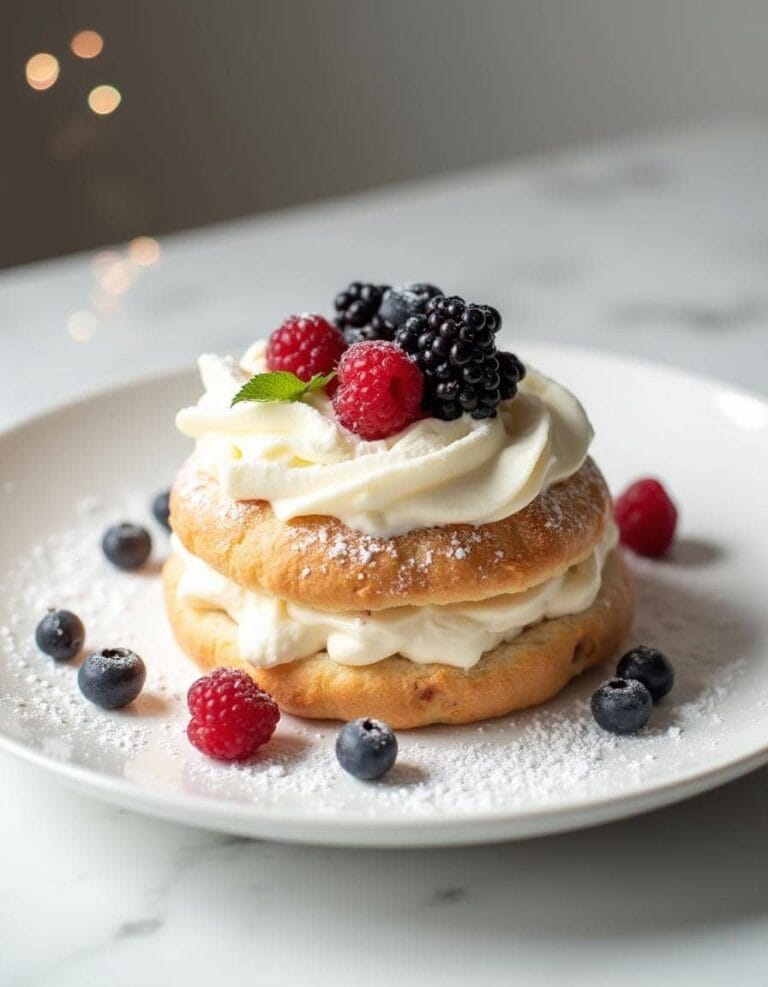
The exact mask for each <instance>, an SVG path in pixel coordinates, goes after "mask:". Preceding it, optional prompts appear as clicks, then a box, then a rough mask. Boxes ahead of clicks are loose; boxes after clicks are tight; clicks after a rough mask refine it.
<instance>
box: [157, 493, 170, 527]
mask: <svg viewBox="0 0 768 987" xmlns="http://www.w3.org/2000/svg"><path fill="white" fill-rule="evenodd" d="M170 499H171V491H170V490H163V492H162V493H159V494H158V495H157V497H155V499H154V500H153V501H152V513H153V514H154V516H155V520H156V521H157V522H158V523H159V524H162V526H163V527H164V528H166V529H167V530H168V531H170V530H171V522H170V520H169V516H170V513H171V505H170Z"/></svg>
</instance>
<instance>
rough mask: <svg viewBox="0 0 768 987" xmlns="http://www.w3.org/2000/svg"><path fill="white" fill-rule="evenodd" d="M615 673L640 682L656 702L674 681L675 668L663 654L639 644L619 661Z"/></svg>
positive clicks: (664, 694)
mask: <svg viewBox="0 0 768 987" xmlns="http://www.w3.org/2000/svg"><path fill="white" fill-rule="evenodd" d="M616 674H617V675H620V676H621V677H622V678H623V679H637V681H638V682H642V683H643V685H644V686H645V687H646V689H647V690H648V691H649V692H650V694H651V696H652V697H653V701H654V702H655V703H656V702H658V701H659V699H661V698H662V696H666V694H667V693H668V692H669V690H670V689H671V688H672V685H673V683H674V681H675V670H674V669H673V668H672V665H671V663H670V661H669V659H668V658H667V656H666V655H665V654H663V653H662V652H661V651H659V650H658V649H657V648H649V647H647V646H646V645H644V644H641V645H640V646H639V647H637V648H632V650H631V651H628V652H627V653H626V654H625V655H624V657H623V658H622V659H621V660H620V661H619V664H618V666H617V668H616Z"/></svg>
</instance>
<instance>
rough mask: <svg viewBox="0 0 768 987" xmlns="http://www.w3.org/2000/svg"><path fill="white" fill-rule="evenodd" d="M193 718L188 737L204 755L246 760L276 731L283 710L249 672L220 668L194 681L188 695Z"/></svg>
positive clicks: (224, 759) (221, 758) (190, 722)
mask: <svg viewBox="0 0 768 987" xmlns="http://www.w3.org/2000/svg"><path fill="white" fill-rule="evenodd" d="M187 705H188V706H189V712H190V713H191V714H192V719H191V720H190V721H189V725H188V726H187V737H189V740H190V742H191V743H192V744H194V746H195V747H197V749H198V750H199V751H202V752H203V754H207V755H208V756H209V757H215V758H218V759H219V760H220V761H244V760H246V758H249V757H250V756H251V755H252V754H254V753H255V752H256V750H258V748H259V747H261V746H262V745H263V744H266V742H267V741H268V740H269V738H270V737H271V736H272V734H273V733H274V732H275V727H276V726H277V721H278V720H279V719H280V710H279V709H278V708H277V704H276V703H275V702H274V700H273V699H272V697H271V696H270V695H269V694H268V693H266V692H263V691H262V690H261V689H260V688H259V687H258V686H257V685H256V683H255V682H254V681H253V679H252V678H251V677H250V675H248V674H247V673H246V672H242V671H240V670H239V669H236V668H217V669H215V670H214V671H213V672H210V673H209V674H208V675H204V676H203V677H202V678H201V679H198V680H197V681H196V682H193V683H192V685H191V686H190V689H189V692H188V693H187Z"/></svg>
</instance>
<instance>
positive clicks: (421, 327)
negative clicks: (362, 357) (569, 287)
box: [395, 295, 525, 421]
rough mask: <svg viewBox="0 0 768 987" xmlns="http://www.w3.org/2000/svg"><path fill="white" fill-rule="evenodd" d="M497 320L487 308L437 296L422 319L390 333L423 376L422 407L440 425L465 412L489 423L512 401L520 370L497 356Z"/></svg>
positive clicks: (418, 317) (504, 355)
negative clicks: (502, 403)
mask: <svg viewBox="0 0 768 987" xmlns="http://www.w3.org/2000/svg"><path fill="white" fill-rule="evenodd" d="M500 327H501V316H500V315H499V313H498V312H497V311H496V309H495V308H491V306H490V305H475V304H471V305H468V304H467V303H466V302H465V301H464V299H463V298H457V297H455V296H454V297H451V298H447V297H446V296H444V295H437V296H436V297H434V298H430V300H429V301H428V302H427V306H426V310H425V312H424V314H423V315H414V316H411V318H410V319H408V320H407V321H406V322H405V324H404V325H403V326H401V327H400V328H399V329H398V330H397V332H396V333H395V342H396V343H397V345H398V346H400V347H402V349H403V350H405V352H406V353H408V354H409V355H410V356H411V358H412V359H413V360H414V361H415V362H416V363H417V364H418V366H419V368H420V369H421V371H422V373H423V374H424V402H423V407H424V409H425V410H426V411H428V412H429V414H431V415H434V416H435V417H436V418H442V419H443V420H444V421H451V420H452V419H454V418H458V417H459V416H460V415H461V414H462V413H463V412H465V411H466V412H469V413H470V414H471V415H472V417H473V418H494V417H495V416H496V408H497V407H498V404H499V401H502V400H508V399H509V398H512V397H514V395H515V393H516V391H517V384H518V381H520V380H522V376H523V375H524V374H525V370H524V368H523V365H522V364H521V363H520V361H519V360H518V359H517V357H516V356H514V355H513V354H511V353H499V352H498V351H497V349H496V340H495V338H494V334H495V333H496V332H497V331H498V330H499V328H500Z"/></svg>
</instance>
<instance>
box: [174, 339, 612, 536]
mask: <svg viewBox="0 0 768 987" xmlns="http://www.w3.org/2000/svg"><path fill="white" fill-rule="evenodd" d="M265 345H266V344H264V343H263V342H262V343H257V344H255V345H254V346H253V347H251V349H250V350H249V351H248V353H246V355H245V357H244V358H243V360H242V361H241V363H239V364H238V363H236V362H235V361H234V360H232V359H231V358H223V359H222V358H220V357H217V356H212V355H205V356H202V357H201V358H200V361H199V366H200V373H201V376H202V379H203V384H204V387H205V394H204V395H203V397H202V398H201V399H200V401H199V402H198V404H197V405H196V406H194V407H191V408H185V409H183V410H182V411H180V412H179V414H178V416H177V419H176V423H177V426H178V428H179V430H180V431H181V432H183V433H184V435H187V436H189V437H191V438H194V439H196V440H197V450H196V457H197V461H198V463H199V465H200V466H201V468H203V469H204V470H206V471H207V472H209V473H211V474H212V475H213V476H214V477H215V478H216V479H217V480H218V482H219V484H220V485H221V487H222V489H223V490H224V492H225V493H226V494H227V495H228V496H229V497H231V498H232V499H234V500H266V501H269V503H270V504H271V505H272V509H273V510H274V512H275V514H276V515H277V517H278V518H280V519H281V520H288V519H290V518H294V517H302V516H309V515H325V516H330V517H335V518H338V519H339V520H341V521H343V522H344V523H345V524H347V525H348V526H349V527H351V528H355V529H357V530H359V531H363V532H366V533H368V534H372V535H377V536H380V537H392V536H394V535H399V534H403V533H405V532H407V531H411V530H413V529H415V528H424V527H432V526H435V525H446V524H487V523H490V522H492V521H499V520H501V519H502V518H505V517H509V516H510V515H512V514H515V513H516V512H517V511H520V510H522V508H524V507H525V506H526V505H527V504H529V503H530V502H531V501H532V500H533V499H534V498H535V497H537V496H538V495H539V494H540V493H541V491H542V490H545V489H546V488H547V487H549V486H551V485H552V484H555V483H557V482H559V481H560V480H564V479H566V478H567V477H569V476H571V475H572V474H573V473H575V472H576V471H577V470H578V469H579V467H580V466H581V465H582V463H583V462H584V460H585V458H586V456H587V450H588V448H589V444H590V442H591V440H592V435H593V433H592V428H591V426H590V423H589V421H588V419H587V417H586V414H585V413H584V409H583V408H582V407H581V405H580V404H579V402H578V401H577V400H576V398H575V397H574V396H573V395H572V394H571V393H570V392H569V391H567V390H566V389H565V388H564V387H562V386H560V385H559V384H557V383H555V381H552V380H550V379H549V378H547V377H544V376H543V375H542V374H539V373H536V372H535V371H533V370H530V369H529V371H528V374H527V376H526V378H525V380H524V381H523V382H522V384H521V385H520V388H519V391H518V394H517V396H516V397H515V398H514V399H512V400H511V401H505V402H502V404H501V405H500V406H499V415H498V417H496V418H492V419H486V420H484V421H475V420H474V419H472V418H470V417H469V415H462V417H461V418H459V419H458V420H456V421H452V422H445V421H439V420H438V419H436V418H427V419H424V420H422V421H417V422H414V423H413V424H412V425H410V426H408V427H407V428H405V429H403V430H402V431H401V432H398V433H397V434H396V435H393V436H392V437H391V438H389V439H383V440H380V441H377V442H366V441H364V440H362V439H360V438H359V437H358V436H356V435H353V434H352V433H351V432H349V431H347V430H346V429H344V428H343V427H342V426H341V425H340V424H339V423H338V421H336V419H335V417H334V415H333V409H332V406H331V403H330V401H329V399H328V397H327V396H326V395H325V394H324V393H322V392H317V393H315V394H312V395H310V396H309V397H308V398H307V399H306V400H304V401H300V402H296V403H292V404H277V403H255V402H251V403H243V404H238V405H236V406H235V407H234V408H232V407H230V404H231V401H232V398H233V396H234V394H235V393H236V392H237V390H238V389H239V388H240V387H241V386H242V384H243V383H244V382H245V381H246V380H247V379H248V378H249V376H250V375H251V374H252V373H262V372H264V370H265V369H266V367H265V362H264V350H265Z"/></svg>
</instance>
